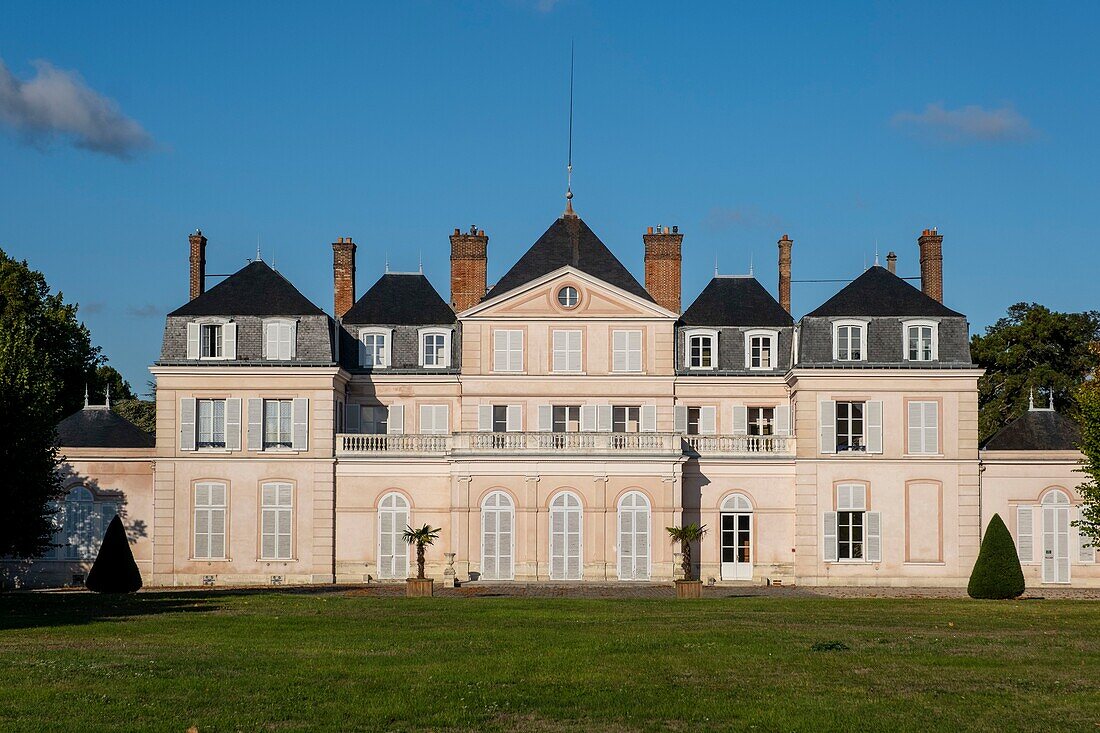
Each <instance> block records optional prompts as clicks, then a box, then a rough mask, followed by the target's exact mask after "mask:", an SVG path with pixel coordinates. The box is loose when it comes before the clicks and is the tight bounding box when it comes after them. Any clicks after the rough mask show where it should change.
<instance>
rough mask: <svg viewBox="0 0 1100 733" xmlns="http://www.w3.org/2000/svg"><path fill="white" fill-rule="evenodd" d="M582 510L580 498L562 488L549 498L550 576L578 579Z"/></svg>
mask: <svg viewBox="0 0 1100 733" xmlns="http://www.w3.org/2000/svg"><path fill="white" fill-rule="evenodd" d="M583 517H584V511H583V509H582V508H581V500H580V499H579V498H578V497H577V495H576V494H574V493H573V492H571V491H562V492H561V493H559V494H558V495H557V496H555V497H554V500H553V501H551V502H550V579H551V580H580V579H581V574H582V572H583V571H582V568H583V567H584V565H583V563H582V559H581V558H582V554H583V553H582V542H583V540H582V536H583V535H582V532H583Z"/></svg>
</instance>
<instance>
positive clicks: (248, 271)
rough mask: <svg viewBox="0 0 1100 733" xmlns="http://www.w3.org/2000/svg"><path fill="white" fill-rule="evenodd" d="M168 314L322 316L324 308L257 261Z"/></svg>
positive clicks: (264, 264)
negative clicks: (316, 304)
mask: <svg viewBox="0 0 1100 733" xmlns="http://www.w3.org/2000/svg"><path fill="white" fill-rule="evenodd" d="M168 315H169V316H260V317H268V316H314V315H318V316H319V315H324V311H322V310H321V309H320V308H318V307H317V306H315V305H314V304H313V303H312V302H311V301H310V300H309V298H307V297H306V296H304V295H302V294H301V293H299V292H298V289H297V288H295V287H294V286H293V285H291V284H290V281H289V280H287V279H286V278H285V277H283V276H282V275H280V274H279V273H278V272H276V271H275V270H272V269H271V267H270V266H268V264H267V263H266V262H263V261H262V260H257V261H256V262H252V263H249V264H247V265H245V266H244V267H242V268H241V269H240V270H237V271H236V272H235V273H233V274H232V275H230V276H229V277H227V278H226V279H224V280H222V281H221V282H220V283H218V284H217V285H215V286H214V287H212V288H210V289H209V290H207V291H206V292H205V293H203V294H202V295H200V296H199V297H197V298H195V299H194V300H192V301H191V302H190V303H187V304H186V305H184V306H183V307H181V308H177V309H176V310H174V311H172V312H171V313H169V314H168Z"/></svg>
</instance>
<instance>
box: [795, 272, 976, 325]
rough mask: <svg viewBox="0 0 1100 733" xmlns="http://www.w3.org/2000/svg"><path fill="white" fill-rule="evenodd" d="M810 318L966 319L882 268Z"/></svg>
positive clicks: (851, 285)
mask: <svg viewBox="0 0 1100 733" xmlns="http://www.w3.org/2000/svg"><path fill="white" fill-rule="evenodd" d="M807 315H809V316H925V317H944V316H946V317H958V318H963V317H965V316H963V314H962V313H956V312H955V311H953V310H951V309H950V308H948V307H947V306H945V305H943V304H942V303H939V302H937V301H936V299H935V298H932V297H930V296H928V295H925V294H924V293H923V292H921V291H920V290H919V289H917V288H915V287H913V286H912V285H910V284H909V283H907V282H906V281H905V280H902V279H901V278H900V277H898V276H897V275H895V274H893V273H892V272H890V271H889V270H887V269H886V268H885V267H880V266H879V265H875V266H874V267H870V268H868V269H867V270H866V271H865V272H864V273H863V274H862V275H860V276H859V277H857V278H856V279H855V280H853V281H852V282H850V283H848V284H847V285H846V286H844V288H843V289H841V291H840V292H839V293H837V294H836V295H834V296H833V297H831V298H829V299H828V300H827V301H825V302H824V303H822V304H821V305H820V306H818V308H817V310H815V311H813V312H812V313H808V314H807Z"/></svg>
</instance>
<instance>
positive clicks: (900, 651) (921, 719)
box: [0, 591, 1100, 733]
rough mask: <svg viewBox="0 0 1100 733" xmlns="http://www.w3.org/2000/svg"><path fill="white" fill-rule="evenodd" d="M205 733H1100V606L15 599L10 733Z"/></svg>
mask: <svg viewBox="0 0 1100 733" xmlns="http://www.w3.org/2000/svg"><path fill="white" fill-rule="evenodd" d="M832 642H840V643H841V644H843V645H844V646H846V647H847V648H846V649H845V648H841V649H835V648H830V647H835V646H839V645H836V644H832ZM822 647H825V648H822ZM190 725H196V726H197V727H198V729H199V730H200V731H202V732H203V733H205V731H236V730H244V731H253V730H278V731H292V730H414V729H431V730H469V729H475V730H536V731H538V730H543V731H546V730H549V731H559V730H615V731H625V730H677V731H679V730H690V731H708V730H730V729H753V730H808V731H809V730H812V731H827V730H861V731H866V730H891V731H896V730H904V731H910V730H911V731H922V733H925V732H927V731H932V730H959V729H967V730H997V731H1002V732H1003V731H1009V730H1024V729H1029V730H1055V729H1057V730H1075V729H1076V730H1089V731H1096V730H1098V729H1100V728H1098V727H1097V726H1098V725H1100V604H1098V603H1095V602H1087V601H1043V600H1034V601H1018V602H977V601H962V600H874V599H864V600H836V599H826V598H815V597H810V598H799V597H757V598H736V597H729V598H721V599H717V598H715V599H704V600H702V601H692V602H687V601H675V600H674V599H671V598H670V599H668V600H580V599H520V598H492V597H490V598H435V599H418V600H406V599H404V598H374V597H366V596H354V595H343V594H340V593H313V594H302V593H291V592H286V591H282V592H255V593H241V592H231V591H221V592H206V593H203V592H195V591H191V592H178V593H143V594H139V595H137V596H132V597H126V598H108V597H97V596H92V595H86V594H15V595H0V729H2V730H5V731H8V730H10V731H36V730H55V731H98V730H127V731H129V730H139V729H148V730H158V731H161V730H163V731H184V730H185V729H186V728H187V727H188V726H190Z"/></svg>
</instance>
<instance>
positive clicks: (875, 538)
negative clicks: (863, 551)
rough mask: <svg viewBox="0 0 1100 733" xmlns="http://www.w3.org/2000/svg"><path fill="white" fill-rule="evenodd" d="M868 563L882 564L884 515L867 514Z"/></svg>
mask: <svg viewBox="0 0 1100 733" xmlns="http://www.w3.org/2000/svg"><path fill="white" fill-rule="evenodd" d="M864 516H866V517H867V562H882V514H881V513H880V512H867V513H866V514H865V515H864Z"/></svg>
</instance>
